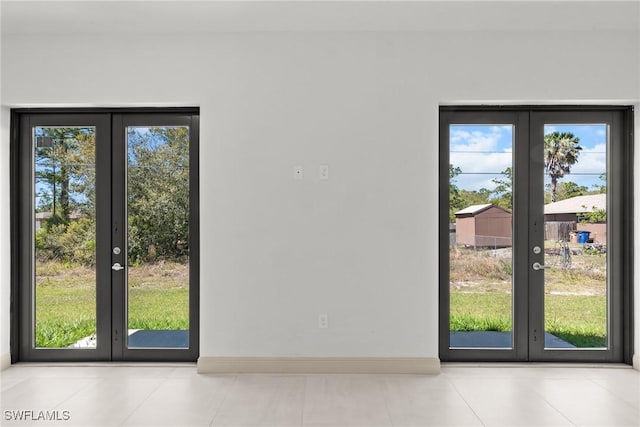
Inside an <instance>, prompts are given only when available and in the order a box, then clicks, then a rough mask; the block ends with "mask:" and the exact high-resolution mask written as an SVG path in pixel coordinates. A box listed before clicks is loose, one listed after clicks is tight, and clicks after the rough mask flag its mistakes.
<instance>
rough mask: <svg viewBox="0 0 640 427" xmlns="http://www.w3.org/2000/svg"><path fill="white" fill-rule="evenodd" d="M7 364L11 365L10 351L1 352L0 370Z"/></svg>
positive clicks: (5, 367) (6, 366)
mask: <svg viewBox="0 0 640 427" xmlns="http://www.w3.org/2000/svg"><path fill="white" fill-rule="evenodd" d="M9 366H11V354H10V353H2V354H1V355H0V371H4V370H5V369H7V368H8V367H9Z"/></svg>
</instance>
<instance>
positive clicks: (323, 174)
mask: <svg viewBox="0 0 640 427" xmlns="http://www.w3.org/2000/svg"><path fill="white" fill-rule="evenodd" d="M320 179H329V165H320Z"/></svg>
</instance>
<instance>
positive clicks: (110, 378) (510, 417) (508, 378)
mask: <svg viewBox="0 0 640 427" xmlns="http://www.w3.org/2000/svg"><path fill="white" fill-rule="evenodd" d="M0 385H1V387H2V401H1V406H2V421H1V423H2V425H7V426H10V425H19V426H47V425H54V426H107V425H113V426H483V425H484V426H607V427H613V426H636V427H637V426H640V372H638V371H634V370H632V369H630V368H621V367H552V366H544V365H542V366H540V365H525V366H517V367H504V366H475V367H472V366H459V365H456V366H449V365H444V366H443V368H442V373H441V374H440V375H433V376H413V375H226V376H215V375H198V374H197V373H196V370H195V367H194V366H193V365H182V366H149V365H139V366H131V365H128V366H83V367H70V366H63V367H46V366H31V365H18V366H13V367H11V368H9V369H7V370H5V371H4V372H2V373H1V374H0ZM28 410H31V411H32V413H31V417H30V418H32V419H33V418H37V417H39V416H45V417H46V416H47V414H46V411H49V413H48V415H49V416H56V415H57V416H58V418H68V419H67V420H64V419H62V420H59V421H51V422H47V421H41V420H39V421H24V420H23V421H15V420H13V419H12V418H13V417H15V416H17V415H20V414H22V415H23V416H24V415H25V412H24V411H28ZM20 411H22V412H20ZM40 411H45V413H40ZM54 411H57V412H54ZM65 411H66V412H65Z"/></svg>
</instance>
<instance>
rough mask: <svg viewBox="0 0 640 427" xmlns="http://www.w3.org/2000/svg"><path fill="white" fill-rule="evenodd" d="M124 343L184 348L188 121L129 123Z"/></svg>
mask: <svg viewBox="0 0 640 427" xmlns="http://www.w3.org/2000/svg"><path fill="white" fill-rule="evenodd" d="M126 146H127V148H126V150H127V177H126V182H127V207H126V212H127V213H126V215H127V219H126V221H127V267H128V268H127V325H128V327H127V330H128V340H127V346H128V348H130V349H132V348H138V349H140V348H185V349H186V348H189V277H190V275H189V270H190V269H189V241H190V239H189V176H190V173H189V127H188V126H128V127H127V128H126Z"/></svg>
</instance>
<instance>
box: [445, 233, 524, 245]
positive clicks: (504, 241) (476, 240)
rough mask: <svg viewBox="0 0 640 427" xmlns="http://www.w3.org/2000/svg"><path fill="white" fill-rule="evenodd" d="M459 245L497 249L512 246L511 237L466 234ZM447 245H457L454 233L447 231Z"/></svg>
mask: <svg viewBox="0 0 640 427" xmlns="http://www.w3.org/2000/svg"><path fill="white" fill-rule="evenodd" d="M461 240H463V241H461V242H460V246H466V247H472V248H474V249H499V248H510V247H511V246H513V243H512V239H511V237H504V236H483V235H479V234H476V235H471V236H469V235H466V236H464V239H461ZM449 246H450V247H454V246H458V243H457V240H456V235H455V233H449Z"/></svg>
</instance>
